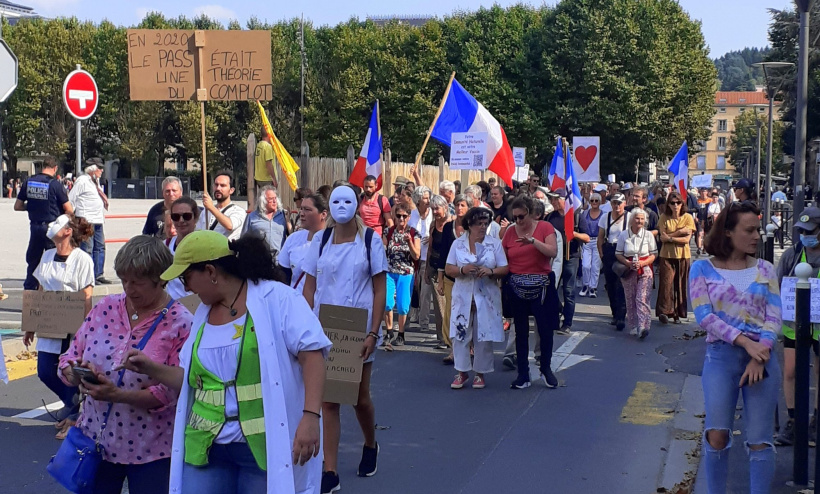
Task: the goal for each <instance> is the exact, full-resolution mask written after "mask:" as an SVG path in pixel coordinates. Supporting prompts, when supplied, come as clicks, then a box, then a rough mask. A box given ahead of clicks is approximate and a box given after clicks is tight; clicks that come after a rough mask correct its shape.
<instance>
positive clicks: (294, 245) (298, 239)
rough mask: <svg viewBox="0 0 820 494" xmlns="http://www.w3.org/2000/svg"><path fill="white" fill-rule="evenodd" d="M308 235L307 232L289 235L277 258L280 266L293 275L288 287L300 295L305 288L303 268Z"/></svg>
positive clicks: (296, 232)
mask: <svg viewBox="0 0 820 494" xmlns="http://www.w3.org/2000/svg"><path fill="white" fill-rule="evenodd" d="M308 235H310V232H309V231H307V230H298V231H295V232H293V233H292V234H290V235H289V236H288V238H287V239H286V240H285V245H283V246H282V250H281V251H280V252H279V257H278V258H277V259H278V261H279V265H280V266H282V267H285V268H288V269H290V271H291V274H292V275H293V276H292V278H291V280H290V286H291V287H293V288H294V289H295V290H296V291H297V292H299V293H302V291H303V290H304V288H305V277H304V276H303V275H304V269H303V266H304V263H305V256H306V255H307V253H308V251H309V250H310V243H311V242H310V241H309V240H308Z"/></svg>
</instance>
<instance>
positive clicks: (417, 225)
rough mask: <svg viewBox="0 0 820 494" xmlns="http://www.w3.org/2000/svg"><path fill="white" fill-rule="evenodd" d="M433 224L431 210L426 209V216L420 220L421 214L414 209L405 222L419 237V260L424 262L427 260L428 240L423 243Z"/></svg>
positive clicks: (428, 235)
mask: <svg viewBox="0 0 820 494" xmlns="http://www.w3.org/2000/svg"><path fill="white" fill-rule="evenodd" d="M432 224H433V208H431V207H428V208H427V216H426V217H424V218H422V217H421V214H420V213H419V210H418V209H414V210H413V212H412V213H410V219H409V220H408V221H407V226H409V227H411V228H414V229H415V230H416V231H417V232H419V235H420V236H421V257H419V259H422V260H426V259H427V249H428V248H429V247H430V242H429V240H428V241H427V242H425V241H424V240H425V239H429V237H430V225H432Z"/></svg>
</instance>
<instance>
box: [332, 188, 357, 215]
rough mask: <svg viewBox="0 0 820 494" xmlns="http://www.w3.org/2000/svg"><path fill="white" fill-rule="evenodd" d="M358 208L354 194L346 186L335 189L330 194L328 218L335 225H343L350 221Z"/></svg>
mask: <svg viewBox="0 0 820 494" xmlns="http://www.w3.org/2000/svg"><path fill="white" fill-rule="evenodd" d="M358 206H359V204H358V200H357V199H356V193H355V192H353V189H351V188H350V187H348V186H346V185H343V186H340V187H336V188H335V189H333V192H332V193H331V194H330V216H332V217H333V219H334V220H335V221H336V223H339V224H345V223H348V222H349V221H350V220H352V219H353V217H354V216H356V209H357V208H358Z"/></svg>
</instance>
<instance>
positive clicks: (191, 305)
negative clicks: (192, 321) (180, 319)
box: [178, 293, 202, 314]
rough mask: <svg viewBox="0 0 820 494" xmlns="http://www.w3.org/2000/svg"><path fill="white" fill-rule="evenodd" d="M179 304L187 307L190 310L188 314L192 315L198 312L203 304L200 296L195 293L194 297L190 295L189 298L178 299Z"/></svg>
mask: <svg viewBox="0 0 820 494" xmlns="http://www.w3.org/2000/svg"><path fill="white" fill-rule="evenodd" d="M178 302H179V303H180V304H182V305H184V306H185V308H186V309H188V312H190V313H191V314H193V313H195V312H196V309H197V308H198V307H199V304H201V303H202V300H200V299H199V295H197V294H196V293H194V294H193V295H188V296H187V297H182V298H181V299H178Z"/></svg>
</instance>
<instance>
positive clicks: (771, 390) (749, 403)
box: [701, 341, 782, 494]
mask: <svg viewBox="0 0 820 494" xmlns="http://www.w3.org/2000/svg"><path fill="white" fill-rule="evenodd" d="M748 362H749V355H748V354H747V353H746V350H744V349H743V348H741V347H739V346H734V345H731V344H729V343H726V342H723V341H718V342H713V343H709V344H708V346H707V348H706V360H705V361H704V363H703V377H702V378H701V379H702V382H703V395H704V398H705V400H706V427H705V432H704V437H703V450H704V454H705V458H706V462H705V464H706V479H707V486H708V489H709V490H708V492H709V494H723V493H725V492H726V481H727V478H728V475H729V452H730V451H731V449H732V441H733V439H732V436H733V434H732V430H733V429H732V427H733V425H734V421H735V407H736V405H737V395H738V392H742V393H743V419H744V422H745V425H746V430H745V434H746V442H745V446H746V452H747V453H748V454H749V481H750V486H751V490H750V492H751V493H752V494H767V493H768V492H769V491H770V490H771V485H772V479H773V478H774V470H775V448H774V444H773V443H772V433H773V432H774V420H773V418H772V417H774V409H775V406H776V405H777V393H778V390H779V389H780V382H781V379H782V377H781V376H782V374H781V372H780V365H779V364H778V362H777V357H776V356H775V355H774V354H772V356H771V359H770V360H769V361H768V362H767V363H766V371H767V372H768V377H766V378H765V379H763V381H761V382H758V383H756V384H753V385H751V386H750V385H748V384H747V385H746V386H743V387H742V388H739V387H738V383H739V382H740V377H741V376H742V375H743V372H744V371H745V370H746V365H747V364H748ZM710 430H720V431H725V432H726V433H727V434H728V436H729V442H728V445H727V446H726V448H724V449H721V450H716V449H715V448H713V447H712V446H711V445H710V444H709V441H707V439H706V437H707V436H706V433H707V432H709V431H710ZM757 444H765V445H767V447H766V448H763V449H762V450H759V451H755V450H752V449H750V448H749V446H750V445H757Z"/></svg>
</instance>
